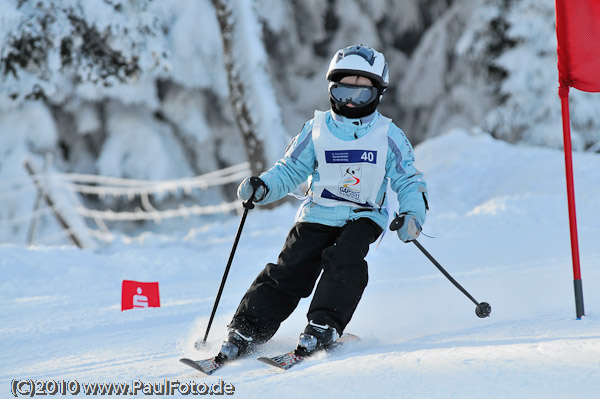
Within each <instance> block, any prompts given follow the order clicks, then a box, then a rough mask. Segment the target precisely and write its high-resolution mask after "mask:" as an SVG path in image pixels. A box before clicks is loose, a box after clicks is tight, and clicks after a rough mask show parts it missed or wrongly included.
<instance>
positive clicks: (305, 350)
mask: <svg viewBox="0 0 600 399" xmlns="http://www.w3.org/2000/svg"><path fill="white" fill-rule="evenodd" d="M338 338H339V334H338V332H337V331H336V329H335V328H333V327H330V326H329V325H327V324H325V325H321V324H318V323H315V322H314V321H312V320H311V321H310V322H309V323H308V325H307V326H306V328H305V329H304V332H303V333H302V334H300V338H299V339H298V346H297V347H296V350H295V351H294V352H295V353H296V355H298V356H303V357H304V356H309V355H311V354H313V353H314V352H317V351H320V350H326V349H329V348H331V347H332V346H333V345H334V344H335V341H336V339H338Z"/></svg>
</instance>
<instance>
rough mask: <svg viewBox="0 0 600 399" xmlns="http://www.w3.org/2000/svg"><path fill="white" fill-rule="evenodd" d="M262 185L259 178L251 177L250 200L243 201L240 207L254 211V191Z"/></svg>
mask: <svg viewBox="0 0 600 399" xmlns="http://www.w3.org/2000/svg"><path fill="white" fill-rule="evenodd" d="M263 184H264V183H263V181H262V180H260V177H256V176H252V177H251V178H250V185H251V186H252V188H253V190H252V195H251V196H250V198H249V199H248V200H247V201H244V202H243V203H242V205H243V206H244V208H246V209H254V201H256V197H255V195H256V190H258V188H259V187H260V186H262V185H263Z"/></svg>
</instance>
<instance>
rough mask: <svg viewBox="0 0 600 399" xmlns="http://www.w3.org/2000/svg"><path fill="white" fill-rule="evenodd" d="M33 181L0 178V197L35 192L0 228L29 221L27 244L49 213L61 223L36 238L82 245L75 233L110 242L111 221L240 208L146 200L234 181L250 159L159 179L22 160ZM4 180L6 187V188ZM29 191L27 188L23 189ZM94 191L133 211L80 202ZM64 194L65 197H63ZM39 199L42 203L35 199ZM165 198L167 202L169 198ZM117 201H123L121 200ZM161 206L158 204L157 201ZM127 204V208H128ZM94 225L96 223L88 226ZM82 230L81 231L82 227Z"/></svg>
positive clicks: (234, 203) (187, 215) (244, 174)
mask: <svg viewBox="0 0 600 399" xmlns="http://www.w3.org/2000/svg"><path fill="white" fill-rule="evenodd" d="M24 166H25V168H26V169H27V171H28V173H29V176H30V177H31V180H32V181H33V183H34V184H33V185H31V183H30V182H23V181H22V180H21V181H19V180H17V179H13V180H14V181H13V180H11V181H5V182H2V183H0V189H1V194H0V198H6V199H12V200H13V201H18V200H19V196H23V195H29V196H31V195H35V192H36V190H37V199H36V201H35V202H36V203H35V207H34V209H32V210H31V212H29V213H27V214H20V215H10V216H7V215H6V214H5V215H3V218H2V219H0V229H4V228H14V227H15V226H19V225H21V226H25V225H26V224H29V234H28V236H29V238H28V241H29V244H31V243H32V241H33V235H34V233H35V226H36V224H37V222H38V220H39V218H41V217H43V216H48V215H50V214H53V215H54V216H55V218H56V219H57V221H58V222H59V224H60V225H61V227H62V230H61V231H60V232H55V233H53V234H52V236H51V237H50V236H46V237H43V238H38V239H37V240H36V241H38V242H49V241H54V240H56V239H62V238H64V237H65V236H66V237H68V238H69V239H70V240H71V241H72V242H73V243H74V244H75V245H77V246H79V247H85V245H84V244H83V241H84V240H81V239H80V237H79V236H81V235H86V236H88V237H92V238H93V239H94V240H100V241H113V240H114V239H115V234H113V233H112V232H111V231H110V229H109V228H108V226H107V223H109V222H110V223H114V222H136V221H139V222H148V221H152V222H154V223H156V224H159V223H160V222H161V221H162V220H165V219H176V218H182V219H187V218H190V217H192V216H206V215H215V214H227V213H230V212H233V211H238V212H239V211H241V208H242V205H241V202H240V201H232V202H222V203H219V204H211V205H184V204H182V203H181V201H179V203H178V204H177V205H175V206H172V207H170V208H168V209H157V208H156V207H155V206H153V205H152V203H151V198H153V197H160V196H163V195H166V194H172V195H176V194H178V193H183V194H185V195H188V196H189V195H191V194H192V191H193V190H206V189H208V188H210V187H217V186H222V185H225V184H231V183H235V184H237V183H239V182H240V181H241V180H242V179H244V178H245V177H247V176H249V175H250V174H251V172H250V164H249V163H248V162H243V163H240V164H237V165H233V166H230V167H227V168H224V169H220V170H216V171H212V172H209V173H206V174H203V175H199V176H194V177H187V178H180V179H173V180H161V181H149V180H138V179H127V178H118V177H110V176H99V175H90V174H81V173H49V172H48V171H47V167H45V168H44V169H45V170H46V172H44V173H39V172H37V171H36V170H35V168H34V167H33V166H32V165H31V163H30V162H29V161H25V162H24ZM9 185H10V188H9V187H8V186H9ZM29 191H33V193H29ZM86 196H87V197H89V196H96V197H98V198H99V199H100V200H104V199H106V198H107V197H114V198H125V199H126V200H127V201H129V202H133V201H137V200H139V202H136V204H139V205H141V207H140V206H137V207H136V208H135V209H134V210H122V209H120V210H117V209H102V210H100V209H90V208H89V207H88V206H86V205H85V201H84V197H86ZM65 198H67V199H68V200H67V201H65ZM42 202H45V203H46V205H45V206H43V205H42V204H41V203H42ZM169 202H170V201H169ZM121 205H123V204H122V203H121ZM163 205H164V204H163ZM130 208H131V207H130ZM74 218H75V219H79V222H81V223H75V224H78V227H74V226H73V223H72V221H73V219H74ZM90 225H94V226H95V227H96V228H92V227H90ZM82 230H83V231H82Z"/></svg>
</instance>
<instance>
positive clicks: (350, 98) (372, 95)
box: [329, 82, 378, 107]
mask: <svg viewBox="0 0 600 399" xmlns="http://www.w3.org/2000/svg"><path fill="white" fill-rule="evenodd" d="M377 92H378V90H377V88H376V87H373V86H355V85H347V84H343V83H338V82H331V83H330V84H329V94H330V95H331V98H333V99H334V100H335V101H336V102H338V103H340V104H353V105H354V106H356V107H362V106H365V105H367V104H369V103H371V102H372V101H373V100H375V99H376V98H377Z"/></svg>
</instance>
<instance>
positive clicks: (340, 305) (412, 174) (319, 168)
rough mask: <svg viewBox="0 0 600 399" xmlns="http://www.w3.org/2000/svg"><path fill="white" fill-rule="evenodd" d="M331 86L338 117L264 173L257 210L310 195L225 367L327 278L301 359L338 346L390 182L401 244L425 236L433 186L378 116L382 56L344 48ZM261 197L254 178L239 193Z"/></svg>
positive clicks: (239, 321) (251, 294) (317, 120)
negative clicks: (292, 195) (303, 192)
mask: <svg viewBox="0 0 600 399" xmlns="http://www.w3.org/2000/svg"><path fill="white" fill-rule="evenodd" d="M327 80H328V81H329V98H330V102H331V110H329V111H327V112H320V111H315V117H314V118H313V119H311V120H310V121H308V122H306V123H305V125H304V127H303V129H302V131H301V132H300V134H298V135H297V136H296V137H295V138H294V139H293V141H292V142H291V144H290V146H289V147H288V149H287V150H286V152H285V155H284V157H283V158H282V159H280V160H279V161H278V162H277V163H276V164H275V166H273V167H272V168H271V169H270V170H268V171H267V172H264V173H262V174H261V175H260V181H261V183H260V187H258V188H257V189H256V191H255V193H254V197H253V201H254V202H256V203H257V204H268V203H271V202H274V201H277V200H279V199H281V198H283V197H284V196H285V195H287V194H288V193H289V192H291V191H292V190H294V189H295V188H296V187H298V186H299V185H300V184H302V183H303V182H305V181H306V180H307V179H308V183H309V190H308V193H307V195H308V198H307V200H306V201H304V203H303V204H302V205H301V208H300V210H299V216H298V218H297V221H296V223H295V224H294V226H293V227H292V229H291V231H290V232H289V234H288V236H287V239H286V241H285V244H284V247H283V249H282V251H281V253H280V254H279V257H278V259H277V263H269V264H267V266H266V267H265V268H264V270H262V271H261V272H260V273H259V274H258V276H257V277H256V279H255V281H254V282H253V283H252V285H251V286H250V288H249V289H248V291H247V292H246V294H245V295H244V297H243V298H242V300H241V302H240V304H239V307H238V309H237V311H236V312H235V314H234V316H233V320H232V321H231V323H230V325H229V326H228V327H229V332H228V336H227V339H226V340H225V342H224V343H223V346H222V347H221V350H220V352H219V355H218V358H220V359H221V360H222V361H226V360H232V359H235V358H237V357H239V356H243V355H245V354H247V353H249V352H251V351H252V350H253V349H254V347H255V346H256V345H258V344H261V343H264V342H266V341H267V340H269V339H270V338H271V337H272V336H273V335H274V334H275V332H276V331H277V329H278V328H279V325H280V324H281V322H283V321H284V320H285V319H286V318H287V317H288V316H289V315H290V314H291V313H292V312H293V311H294V309H295V308H296V306H297V305H298V302H299V301H300V299H301V298H306V297H308V296H309V295H310V294H311V292H312V290H313V288H314V286H315V284H316V282H317V279H318V278H319V275H321V272H322V275H321V279H320V280H319V284H318V285H317V288H316V290H315V293H314V296H313V299H312V302H311V303H310V308H309V310H308V315H307V316H308V325H307V326H306V328H305V330H304V332H303V333H302V334H300V338H299V341H298V345H297V348H296V353H298V354H300V355H303V356H305V355H308V354H310V353H311V352H313V351H317V350H321V349H326V348H327V347H328V346H330V345H332V344H333V343H334V341H335V340H336V339H337V337H339V336H340V335H341V334H342V332H343V331H344V328H345V327H346V325H347V324H348V323H349V322H350V319H351V318H352V315H353V313H354V311H355V309H356V307H357V305H358V303H359V301H360V299H361V296H362V293H363V291H364V289H365V287H366V285H367V280H368V272H367V262H366V261H365V257H366V255H367V252H368V250H369V245H370V244H371V243H373V242H374V241H375V240H376V239H377V237H379V235H380V234H381V233H382V232H383V229H385V227H386V224H387V221H388V211H387V209H386V198H385V196H386V190H387V185H388V181H389V182H390V184H391V188H392V189H393V190H394V191H395V192H396V193H397V195H398V201H399V204H400V209H399V212H398V213H399V215H397V217H396V219H394V222H392V224H393V225H394V226H395V227H394V230H397V234H398V237H399V238H400V240H402V241H403V242H409V241H411V240H414V239H415V238H417V236H418V235H419V233H420V231H421V226H422V225H423V223H424V222H425V212H426V209H428V206H427V187H426V184H425V181H424V180H423V175H422V174H421V172H419V171H418V170H417V169H416V168H415V166H414V165H413V162H414V156H413V150H412V147H411V144H410V143H409V141H408V139H407V138H406V136H405V135H404V133H403V132H402V130H400V129H399V128H398V127H397V126H396V125H395V124H394V123H392V121H391V120H390V119H388V118H386V117H384V116H382V115H381V114H380V113H379V112H378V111H377V106H378V105H379V102H380V101H381V98H382V95H383V93H384V92H385V90H386V88H387V87H388V83H389V76H388V65H387V63H386V61H385V58H384V56H383V54H381V53H379V52H377V51H375V50H374V49H372V48H370V47H366V46H362V45H360V46H350V47H346V48H344V49H341V50H338V51H337V52H336V53H335V55H334V56H333V59H332V60H331V63H330V65H329V69H328V71H327ZM253 192H254V188H253V186H252V185H251V184H250V178H246V179H245V180H244V181H243V182H242V183H241V184H240V186H239V188H238V192H237V194H238V197H239V198H240V199H241V200H243V201H246V200H248V199H250V198H251V197H252V193H253Z"/></svg>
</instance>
